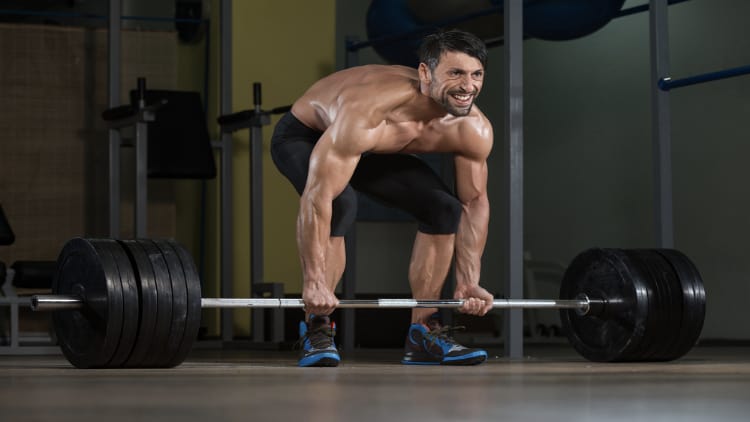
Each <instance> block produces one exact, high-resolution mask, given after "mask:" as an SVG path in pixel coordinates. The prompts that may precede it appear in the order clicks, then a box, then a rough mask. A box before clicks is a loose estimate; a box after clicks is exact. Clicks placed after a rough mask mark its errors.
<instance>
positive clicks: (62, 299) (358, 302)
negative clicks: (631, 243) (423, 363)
mask: <svg viewBox="0 0 750 422" xmlns="http://www.w3.org/2000/svg"><path fill="white" fill-rule="evenodd" d="M463 304H464V301H463V300H460V299H455V300H443V299H440V300H429V299H368V300H362V299H351V300H340V301H339V304H338V306H337V308H348V309H380V308H397V309H398V308H460V307H461V306H463ZM604 304H605V301H604V300H600V299H589V298H587V297H585V296H584V297H582V298H580V299H576V300H547V299H495V300H494V301H493V302H492V307H493V308H494V309H575V310H578V311H579V312H581V314H583V315H585V314H587V313H588V312H589V310H590V309H591V307H592V305H595V306H596V305H599V306H603V305H604ZM84 306H85V301H84V300H83V299H81V298H80V297H79V296H73V295H34V296H32V297H31V309H32V310H34V311H39V312H42V311H61V310H70V309H81V308H83V307H84ZM304 307H305V302H304V301H303V300H302V299H282V298H202V299H201V308H304Z"/></svg>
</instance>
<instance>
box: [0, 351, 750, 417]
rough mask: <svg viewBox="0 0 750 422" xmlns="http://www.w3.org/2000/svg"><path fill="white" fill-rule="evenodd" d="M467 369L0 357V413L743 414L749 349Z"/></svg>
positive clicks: (263, 359)
mask: <svg viewBox="0 0 750 422" xmlns="http://www.w3.org/2000/svg"><path fill="white" fill-rule="evenodd" d="M489 351H490V357H491V358H490V360H489V361H488V362H487V363H485V364H483V365H479V366H475V367H440V366H436V367H432V366H431V367H414V366H404V365H400V364H398V360H399V358H400V350H395V349H382V350H358V351H355V352H353V353H351V354H345V355H343V359H344V360H343V362H342V365H341V366H339V367H337V368H298V367H296V366H295V365H296V352H292V351H248V350H232V351H221V352H219V351H215V350H209V349H204V348H196V349H194V350H193V352H192V353H191V355H190V356H189V358H188V359H187V360H186V361H185V362H184V363H183V364H182V365H180V366H178V367H177V368H173V369H158V370H138V369H136V370H133V369H130V370H81V369H74V368H72V367H71V366H70V364H69V363H68V362H67V361H66V360H65V359H64V358H63V357H62V356H25V357H9V356H4V357H2V358H0V409H2V410H0V415H2V417H1V419H2V420H3V421H48V420H50V421H51V420H54V421H77V422H80V421H107V422H113V421H119V420H123V421H134V420H158V421H192V420H196V421H206V420H215V421H219V420H222V421H223V420H227V421H248V420H252V421H279V420H297V421H339V420H340V421H351V420H356V421H358V422H365V421H381V420H388V419H391V420H396V421H400V420H410V421H421V420H425V421H433V422H434V421H485V420H486V421H548V420H549V421H593V420H606V421H641V420H643V421H650V422H653V421H672V420H675V421H681V422H685V421H747V420H749V419H750V347H726V346H724V347H718V346H712V347H709V346H698V347H696V348H694V349H693V350H692V351H691V352H690V353H689V354H688V355H687V356H685V357H683V358H682V359H679V360H677V361H674V362H668V363H646V364H644V363H624V364H599V363H592V362H588V361H584V360H583V359H582V358H580V357H578V355H576V354H575V352H573V351H572V350H571V349H570V348H569V346H564V347H563V346H557V345H555V346H550V345H545V346H536V347H533V346H526V350H525V352H526V354H528V355H529V356H531V357H528V358H526V359H523V360H518V361H511V360H508V359H505V358H502V357H499V356H497V355H499V353H500V351H495V350H489Z"/></svg>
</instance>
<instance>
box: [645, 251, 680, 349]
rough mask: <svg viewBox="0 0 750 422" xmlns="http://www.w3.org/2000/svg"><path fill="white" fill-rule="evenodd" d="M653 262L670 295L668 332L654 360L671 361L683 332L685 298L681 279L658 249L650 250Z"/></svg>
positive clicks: (666, 315) (666, 319) (667, 311)
mask: <svg viewBox="0 0 750 422" xmlns="http://www.w3.org/2000/svg"><path fill="white" fill-rule="evenodd" d="M648 253H649V255H650V256H651V257H652V259H653V262H654V263H655V264H656V265H658V266H659V268H660V273H661V275H662V280H663V281H664V291H666V292H667V294H668V297H666V298H665V301H664V302H665V304H664V309H665V311H666V312H665V314H664V318H665V321H666V326H667V333H666V335H665V337H664V340H663V341H661V342H660V348H659V351H658V353H655V354H654V356H653V358H652V360H654V361H669V360H672V359H674V357H673V356H674V354H675V350H676V348H677V347H678V345H679V343H680V339H681V336H682V332H683V312H684V307H683V298H682V288H681V286H680V280H679V278H678V276H677V273H675V271H674V269H673V268H672V265H671V264H670V263H669V261H667V259H666V258H664V256H662V255H661V254H660V253H659V252H658V251H657V250H654V249H651V250H649V251H648Z"/></svg>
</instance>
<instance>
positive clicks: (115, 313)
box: [31, 238, 706, 368]
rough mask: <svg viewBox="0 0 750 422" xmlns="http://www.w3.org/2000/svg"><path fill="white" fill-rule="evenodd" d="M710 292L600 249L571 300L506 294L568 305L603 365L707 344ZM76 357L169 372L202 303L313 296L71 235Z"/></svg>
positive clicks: (655, 252) (62, 289)
mask: <svg viewBox="0 0 750 422" xmlns="http://www.w3.org/2000/svg"><path fill="white" fill-rule="evenodd" d="M705 301H706V294H705V290H704V287H703V282H702V279H701V277H700V274H699V273H698V270H697V269H696V267H695V266H694V265H693V263H692V262H691V261H690V260H689V259H688V258H687V257H686V256H685V255H684V254H682V253H680V252H678V251H676V250H671V249H635V250H625V249H602V248H594V249H589V250H587V251H585V252H583V253H581V254H579V255H578V256H576V257H575V258H574V259H573V261H572V262H571V264H570V266H569V267H568V268H567V270H566V271H565V273H564V275H563V278H562V281H561V288H560V299H559V300H545V299H496V300H495V301H494V302H493V308H498V309H559V310H560V317H561V322H562V327H563V331H564V332H565V333H566V335H567V337H568V340H569V341H570V343H571V344H572V346H573V347H574V349H575V350H576V351H577V352H578V353H580V354H581V355H582V356H583V357H584V358H586V359H589V360H592V361H600V362H615V361H668V360H674V359H678V358H680V357H682V356H683V355H685V354H686V353H687V352H688V351H689V350H690V349H691V348H692V346H693V345H694V344H695V342H696V341H697V339H698V337H699V335H700V332H701V329H702V327H703V320H704V317H705ZM462 304H463V301H462V300H421V299H374V300H341V301H340V303H339V307H340V308H459V307H461V306H462ZM31 307H32V309H33V310H36V311H53V315H52V321H53V328H54V331H55V333H56V337H57V340H58V343H59V344H60V348H61V349H62V352H63V354H64V355H65V357H66V358H67V359H68V360H69V361H70V363H71V364H73V365H74V366H75V367H78V368H129V367H148V368H168V367H174V366H177V365H179V364H180V363H182V362H183V361H184V359H185V358H186V356H187V354H188V353H189V351H190V349H191V348H192V345H193V343H194V342H195V339H196V338H197V335H198V329H199V327H200V318H201V309H202V308H302V307H304V302H303V301H302V299H287V298H247V299H232V298H201V283H200V278H199V276H198V272H197V270H196V267H195V264H194V262H193V260H192V258H191V256H190V254H189V253H188V252H187V250H186V249H185V248H184V247H182V246H181V245H180V244H178V243H177V242H174V241H171V240H150V239H143V240H112V239H84V238H75V239H71V240H69V241H68V242H67V243H66V244H65V246H64V247H63V249H62V251H61V253H60V256H59V257H58V261H57V272H56V275H55V279H54V281H53V285H52V294H51V295H36V296H33V297H32V298H31Z"/></svg>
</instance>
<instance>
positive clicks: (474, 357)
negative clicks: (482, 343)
mask: <svg viewBox="0 0 750 422" xmlns="http://www.w3.org/2000/svg"><path fill="white" fill-rule="evenodd" d="M486 360H487V352H485V351H478V352H474V353H469V354H468V355H463V356H453V357H451V356H448V357H445V358H443V362H442V364H443V365H479V364H480V363H482V362H484V361H486Z"/></svg>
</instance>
